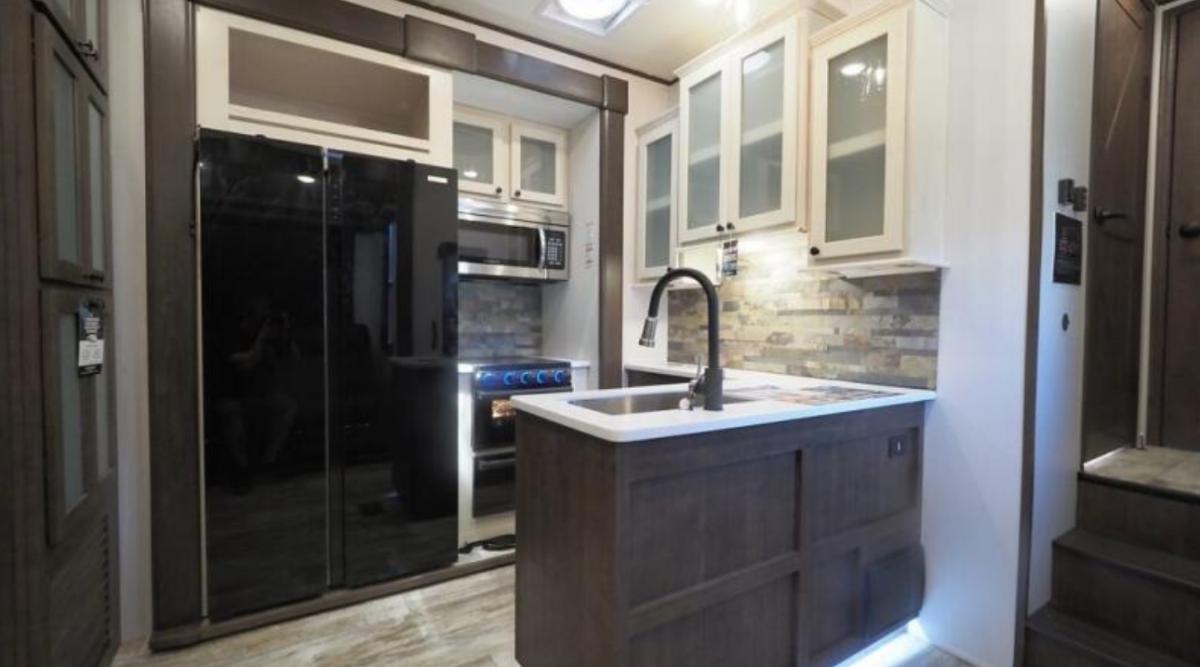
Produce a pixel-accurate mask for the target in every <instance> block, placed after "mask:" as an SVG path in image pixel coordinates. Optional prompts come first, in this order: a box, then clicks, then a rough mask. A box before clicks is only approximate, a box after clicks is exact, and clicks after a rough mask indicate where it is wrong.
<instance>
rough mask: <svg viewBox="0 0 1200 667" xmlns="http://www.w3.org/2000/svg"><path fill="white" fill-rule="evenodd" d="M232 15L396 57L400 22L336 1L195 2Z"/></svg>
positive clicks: (400, 37) (401, 46)
mask: <svg viewBox="0 0 1200 667" xmlns="http://www.w3.org/2000/svg"><path fill="white" fill-rule="evenodd" d="M195 1H196V2H197V3H198V4H201V5H207V6H209V7H213V8H215V9H221V10H224V11H227V12H231V13H234V14H241V15H243V16H249V17H250V18H254V19H259V20H261V21H267V22H270V23H275V24H278V25H282V26H287V27H288V28H295V29H296V30H303V31H305V32H311V33H313V34H315V35H321V36H323V37H329V38H331V39H339V40H342V41H344V42H351V43H353V44H359V45H362V46H366V47H369V48H372V49H379V50H380V51H386V52H388V53H395V54H398V55H403V54H404V47H405V42H404V19H402V18H400V17H399V16H395V15H394V14H387V13H384V12H379V11H375V10H373V9H370V8H367V7H363V6H361V5H356V4H353V3H349V2H340V1H338V0H195Z"/></svg>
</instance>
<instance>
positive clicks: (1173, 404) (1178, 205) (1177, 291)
mask: <svg viewBox="0 0 1200 667" xmlns="http://www.w3.org/2000/svg"><path fill="white" fill-rule="evenodd" d="M1177 25H1178V31H1177V33H1176V38H1177V39H1176V49H1177V50H1176V53H1175V68H1176V71H1175V89H1174V95H1175V99H1174V104H1173V106H1174V111H1173V114H1174V123H1173V128H1174V132H1173V137H1172V139H1171V147H1170V150H1171V157H1170V160H1171V162H1170V165H1171V168H1170V186H1169V188H1170V190H1169V194H1168V199H1167V202H1168V210H1167V211H1166V212H1165V215H1166V223H1167V237H1166V253H1165V255H1166V261H1167V267H1166V285H1165V287H1166V294H1165V299H1166V300H1165V305H1166V309H1165V321H1164V322H1163V325H1164V326H1163V332H1164V337H1163V342H1164V345H1163V349H1162V354H1163V364H1162V368H1163V373H1162V443H1161V444H1163V445H1166V446H1168V447H1179V448H1183V449H1191V450H1200V410H1197V409H1196V397H1197V396H1200V188H1197V185H1196V179H1197V177H1200V116H1197V114H1196V109H1197V108H1200V8H1198V9H1191V10H1190V11H1188V12H1187V13H1185V14H1182V15H1180V16H1179V18H1178V23H1177ZM1159 256H1162V255H1159Z"/></svg>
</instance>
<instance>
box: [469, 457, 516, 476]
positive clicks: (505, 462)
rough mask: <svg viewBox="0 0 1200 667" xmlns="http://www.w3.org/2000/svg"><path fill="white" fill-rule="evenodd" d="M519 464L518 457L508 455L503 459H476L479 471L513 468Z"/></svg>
mask: <svg viewBox="0 0 1200 667" xmlns="http://www.w3.org/2000/svg"><path fill="white" fill-rule="evenodd" d="M516 465H517V457H516V456H515V455H513V456H507V457H505V458H502V459H478V460H476V461H475V467H476V468H477V469H478V470H479V472H491V471H493V470H505V469H507V468H513V467H515V466H516Z"/></svg>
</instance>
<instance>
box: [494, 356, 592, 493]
mask: <svg viewBox="0 0 1200 667" xmlns="http://www.w3.org/2000/svg"><path fill="white" fill-rule="evenodd" d="M571 387H572V381H571V365H570V363H568V362H565V361H556V360H550V359H536V358H513V359H493V360H488V361H486V362H482V363H476V364H475V373H474V375H473V376H472V382H471V402H472V405H471V449H472V454H473V461H474V476H473V480H474V481H473V483H472V489H473V493H472V501H471V511H472V514H473V515H474V516H482V515H485V514H494V513H496V512H505V511H508V510H511V509H513V505H514V502H513V501H514V500H515V483H516V468H517V455H518V447H517V440H516V413H515V412H514V410H513V407H512V397H513V396H519V395H521V394H542V393H551V392H564V391H571Z"/></svg>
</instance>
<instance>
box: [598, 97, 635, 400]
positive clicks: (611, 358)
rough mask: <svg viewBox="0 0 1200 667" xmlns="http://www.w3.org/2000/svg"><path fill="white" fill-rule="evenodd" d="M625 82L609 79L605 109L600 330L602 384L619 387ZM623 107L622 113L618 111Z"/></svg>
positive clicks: (602, 117)
mask: <svg viewBox="0 0 1200 667" xmlns="http://www.w3.org/2000/svg"><path fill="white" fill-rule="evenodd" d="M628 98H629V89H628V84H626V82H624V81H621V80H618V79H613V78H610V77H604V102H605V105H604V106H605V108H604V109H602V110H601V111H600V219H599V223H598V227H599V234H600V295H599V296H600V332H599V334H600V335H599V346H600V350H599V354H600V368H599V369H598V371H599V386H600V387H602V388H611V387H619V386H621V383H622V373H621V360H622V358H623V357H622V339H623V337H624V321H625V317H624V305H623V304H624V289H623V282H624V254H625V164H624V161H625V113H624V109H627V108H628ZM617 109H621V111H617Z"/></svg>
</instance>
